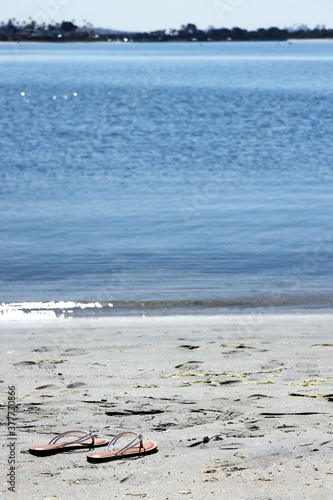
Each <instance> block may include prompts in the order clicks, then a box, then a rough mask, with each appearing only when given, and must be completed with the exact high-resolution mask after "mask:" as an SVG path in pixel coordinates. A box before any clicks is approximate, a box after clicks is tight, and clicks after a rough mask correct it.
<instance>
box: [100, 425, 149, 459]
mask: <svg viewBox="0 0 333 500" xmlns="http://www.w3.org/2000/svg"><path fill="white" fill-rule="evenodd" d="M127 434H132V435H134V436H135V437H134V438H133V439H132V440H131V441H130V442H129V443H128V444H127V445H125V446H124V447H123V448H120V449H119V450H117V451H116V455H121V454H122V453H124V452H125V451H127V450H129V449H130V448H134V447H135V446H137V445H139V450H141V448H143V444H142V440H143V435H142V434H136V433H135V432H131V431H125V432H121V433H120V434H118V435H117V436H115V437H114V438H113V439H111V441H110V442H109V444H108V447H107V451H114V450H115V444H116V442H117V441H118V439H120V438H121V437H123V436H126V435H127Z"/></svg>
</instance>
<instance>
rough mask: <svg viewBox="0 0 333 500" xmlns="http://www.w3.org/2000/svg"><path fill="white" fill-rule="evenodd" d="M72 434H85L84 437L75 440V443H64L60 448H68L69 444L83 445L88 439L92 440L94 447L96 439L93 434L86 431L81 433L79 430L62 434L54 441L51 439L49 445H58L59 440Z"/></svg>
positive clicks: (60, 444)
mask: <svg viewBox="0 0 333 500" xmlns="http://www.w3.org/2000/svg"><path fill="white" fill-rule="evenodd" d="M71 434H83V436H81V437H78V438H77V439H74V440H73V441H66V442H64V443H59V444H58V446H67V445H69V444H76V443H77V444H79V443H82V442H83V441H86V440H87V439H89V438H90V439H91V440H92V442H91V446H92V447H94V443H95V438H94V436H93V434H92V433H91V432H84V431H79V430H74V431H66V432H62V433H61V434H58V435H57V436H55V437H54V438H53V439H51V441H50V442H49V444H57V442H58V441H59V439H61V438H63V437H64V436H67V435H71Z"/></svg>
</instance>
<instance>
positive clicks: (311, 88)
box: [0, 42, 333, 314]
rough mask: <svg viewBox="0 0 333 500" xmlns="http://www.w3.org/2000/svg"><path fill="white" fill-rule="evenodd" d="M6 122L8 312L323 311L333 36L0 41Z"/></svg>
mask: <svg viewBox="0 0 333 500" xmlns="http://www.w3.org/2000/svg"><path fill="white" fill-rule="evenodd" d="M0 111H1V113H0V126H1V136H0V144H1V150H0V154H1V162H0V209H1V218H0V238H1V239H0V303H2V306H1V308H2V311H6V310H8V308H10V307H12V308H13V307H14V308H17V309H40V308H43V307H48V308H51V309H56V310H69V309H71V310H76V309H77V310H84V311H87V310H89V311H90V312H95V313H98V314H102V313H107V312H108V311H110V312H111V311H112V312H113V313H114V312H115V311H116V310H122V309H124V310H129V309H130V308H134V309H135V308H138V307H145V309H146V310H153V309H154V308H157V309H159V310H161V308H163V307H165V308H173V309H174V308H178V307H185V306H186V307H187V308H188V309H189V310H194V309H193V308H196V309H198V308H202V310H208V309H209V310H211V308H213V309H214V310H216V308H224V307H228V308H233V307H239V308H249V307H250V308H256V307H264V306H266V307H281V306H288V307H331V306H332V304H333V260H332V255H333V247H332V243H333V227H332V215H333V197H332V188H333V146H332V138H333V42H303V43H274V42H273V43H272V42H271V43H205V44H199V43H169V44H163V43H159V44H155V43H151V44H144V43H143V44H139V43H138V44H126V43H124V44H115V43H109V44H108V43H95V44H80V43H77V44H75V43H73V44H52V43H50V44H24V43H22V44H1V45H0ZM36 302H40V303H44V304H36ZM55 302H56V304H55ZM59 302H61V303H60V304H59ZM14 303H15V304H16V305H15V304H14ZM46 303H48V304H46Z"/></svg>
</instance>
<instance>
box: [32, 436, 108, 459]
mask: <svg viewBox="0 0 333 500" xmlns="http://www.w3.org/2000/svg"><path fill="white" fill-rule="evenodd" d="M108 443H109V440H108V439H95V442H94V446H93V448H98V447H100V446H106V445H107V444H108ZM91 448H92V443H91V440H90V441H89V442H87V443H85V442H82V443H77V444H68V445H66V444H62V445H61V444H47V445H41V446H32V447H31V448H29V453H31V455H35V456H39V457H44V456H47V455H55V454H56V453H64V452H66V451H72V450H86V449H88V450H91Z"/></svg>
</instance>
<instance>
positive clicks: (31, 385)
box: [0, 313, 333, 500]
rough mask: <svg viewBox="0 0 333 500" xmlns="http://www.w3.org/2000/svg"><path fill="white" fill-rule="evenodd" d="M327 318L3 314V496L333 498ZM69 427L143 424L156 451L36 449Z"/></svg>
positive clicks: (98, 429) (116, 428)
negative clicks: (110, 454)
mask: <svg viewBox="0 0 333 500" xmlns="http://www.w3.org/2000/svg"><path fill="white" fill-rule="evenodd" d="M32 318H33V317H32ZM332 320H333V315H332V314H330V313H325V314H321V313H320V314H319V313H318V314H270V315H260V314H253V315H252V314H251V315H223V316H164V317H163V316H159V317H109V318H80V319H60V318H59V319H52V320H51V319H50V320H48V319H43V320H36V319H26V320H25V319H22V320H13V321H9V320H2V321H0V328H1V340H2V341H1V390H2V398H1V399H2V404H1V407H2V412H1V414H2V422H1V423H2V429H3V430H2V440H1V447H2V452H1V455H2V456H1V463H2V467H1V470H2V474H1V485H0V496H1V498H4V499H10V498H20V499H24V500H29V499H48V500H49V499H54V500H55V499H61V500H65V499H67V498H80V499H91V498H95V499H110V498H119V499H127V498H128V499H130V498H145V499H147V500H148V499H149V500H153V499H156V500H159V499H163V500H164V499H165V500H167V499H169V500H171V499H172V500H173V499H181V498H184V499H185V498H186V499H187V498H188V499H195V500H199V499H200V500H201V499H202V500H206V499H207V498H219V499H220V498H222V499H228V500H241V499H246V500H255V499H266V500H268V499H274V500H277V499H281V500H282V499H283V500H285V499H295V498H298V499H299V498H308V499H313V498H316V499H317V500H319V499H323V500H327V499H329V498H333V461H332V460H333V420H332V404H333V387H332V381H333V374H332V354H333V338H332V330H333V322H332ZM8 387H10V388H11V390H9V389H8ZM9 393H10V394H12V398H14V399H10V400H8V394H9ZM12 400H13V401H14V402H15V405H16V406H13V405H12V410H13V412H14V414H15V415H14V416H15V425H14V429H11V430H12V431H14V434H15V435H14V434H12V435H10V429H9V428H8V421H7V416H8V411H9V409H10V406H11V405H9V407H8V404H7V402H8V401H12ZM72 429H82V430H85V431H89V430H90V431H92V432H93V433H94V434H95V435H96V436H98V437H106V438H111V437H112V436H115V435H116V434H118V433H120V432H122V431H124V430H130V431H135V432H140V433H142V434H143V435H144V436H145V439H149V440H153V441H156V442H157V443H158V453H155V454H152V455H147V456H142V457H139V458H132V459H127V460H125V459H120V460H117V461H112V462H108V463H102V464H91V463H88V461H87V459H86V453H87V452H86V451H81V450H79V451H76V452H66V453H59V454H56V455H51V456H47V457H36V456H33V455H31V454H29V452H28V448H29V447H30V446H34V445H38V444H43V443H45V444H47V443H48V442H49V441H50V439H51V438H52V437H53V436H54V435H55V434H58V433H60V432H64V431H67V430H72ZM10 445H12V448H13V450H12V449H11V446H10ZM11 451H12V455H11V458H12V459H14V461H15V462H14V463H15V469H12V470H10V464H9V463H8V461H9V459H10V452H11ZM10 473H11V474H12V476H11V477H12V481H13V482H14V489H15V492H14V491H13V490H10V489H9V488H10V486H11V483H10V481H9V479H10V476H8V474H10Z"/></svg>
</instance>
